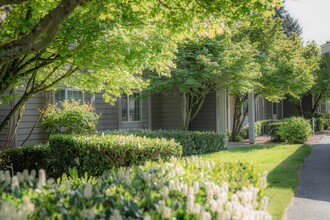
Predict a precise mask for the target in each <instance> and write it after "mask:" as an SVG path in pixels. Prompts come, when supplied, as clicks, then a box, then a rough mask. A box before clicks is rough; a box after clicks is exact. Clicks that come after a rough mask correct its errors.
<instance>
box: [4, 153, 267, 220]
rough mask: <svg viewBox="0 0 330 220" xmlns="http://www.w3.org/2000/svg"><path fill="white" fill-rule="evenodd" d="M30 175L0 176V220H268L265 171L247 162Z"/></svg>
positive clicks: (180, 163) (196, 161)
mask: <svg viewBox="0 0 330 220" xmlns="http://www.w3.org/2000/svg"><path fill="white" fill-rule="evenodd" d="M35 176H36V172H31V173H29V172H27V171H24V172H23V173H22V174H21V173H18V174H17V175H16V176H14V177H12V178H11V177H10V174H9V173H8V172H5V173H4V172H0V184H1V186H2V191H3V193H2V194H1V195H0V196H1V198H0V206H1V208H0V218H1V217H3V216H5V217H4V218H1V219H6V218H9V217H12V216H14V217H15V219H26V218H33V219H53V218H59V219H95V218H103V219H108V218H110V219H117V220H120V219H145V220H149V219H172V218H176V219H204V220H208V219H267V220H268V219H271V216H270V215H269V214H268V213H267V212H266V207H267V202H268V200H267V197H265V196H264V194H265V192H264V189H265V187H266V186H267V182H266V176H267V173H265V174H263V175H261V174H260V173H258V170H257V168H256V166H255V165H254V164H251V163H240V162H234V163H221V162H209V161H204V160H202V159H200V158H197V157H191V158H184V159H183V160H178V159H176V158H172V159H171V160H170V161H168V162H161V163H155V162H153V163H152V162H150V163H147V164H146V165H145V166H139V167H132V168H125V169H124V168H122V169H119V170H117V171H113V172H108V173H105V174H104V175H103V176H102V177H100V178H93V177H88V176H87V175H86V176H85V177H82V178H79V177H78V175H77V174H76V172H74V171H71V176H69V177H68V176H66V175H64V176H63V177H62V179H61V180H58V181H57V182H56V183H55V182H54V181H53V180H51V179H50V180H48V181H46V178H45V175H44V171H40V172H39V178H38V179H36V178H35Z"/></svg>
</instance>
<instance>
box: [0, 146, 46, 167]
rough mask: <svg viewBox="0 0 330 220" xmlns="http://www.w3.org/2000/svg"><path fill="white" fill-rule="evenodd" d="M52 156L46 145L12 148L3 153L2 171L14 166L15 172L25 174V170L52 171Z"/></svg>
mask: <svg viewBox="0 0 330 220" xmlns="http://www.w3.org/2000/svg"><path fill="white" fill-rule="evenodd" d="M50 156H51V154H50V148H49V147H48V146H46V145H28V146H26V147H11V148H8V149H6V150H5V151H3V152H1V159H0V169H1V170H7V169H8V168H9V167H8V166H11V164H12V165H13V169H14V171H15V172H23V170H24V169H28V170H39V169H46V170H50V169H51V167H50V163H49V158H50Z"/></svg>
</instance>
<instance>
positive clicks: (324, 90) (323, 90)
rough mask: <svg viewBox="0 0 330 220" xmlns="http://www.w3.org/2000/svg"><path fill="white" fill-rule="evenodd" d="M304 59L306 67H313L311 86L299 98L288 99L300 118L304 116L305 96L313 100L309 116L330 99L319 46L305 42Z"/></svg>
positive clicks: (327, 80)
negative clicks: (303, 104)
mask: <svg viewBox="0 0 330 220" xmlns="http://www.w3.org/2000/svg"><path fill="white" fill-rule="evenodd" d="M304 57H305V58H306V59H307V60H308V65H309V66H310V67H313V71H312V73H313V77H314V83H313V86H312V87H311V88H310V89H309V90H307V91H306V92H305V93H304V94H301V95H300V96H299V97H295V98H293V97H289V98H290V101H291V102H293V103H294V104H295V106H296V108H297V109H298V111H299V114H300V116H304V111H303V107H302V98H303V96H305V95H308V94H310V95H312V96H313V98H314V102H313V106H312V107H311V109H310V110H311V111H310V113H311V116H313V115H314V114H315V112H316V111H317V109H318V108H319V106H320V103H321V102H322V101H325V100H328V99H329V98H330V78H329V72H328V69H327V65H326V61H325V57H323V56H322V55H321V51H320V48H319V46H318V45H317V44H316V43H315V42H314V41H310V42H307V45H306V47H305V50H304Z"/></svg>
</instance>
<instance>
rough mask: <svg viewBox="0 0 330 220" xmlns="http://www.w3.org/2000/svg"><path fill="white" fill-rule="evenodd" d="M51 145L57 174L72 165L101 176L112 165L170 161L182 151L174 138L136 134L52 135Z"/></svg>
mask: <svg viewBox="0 0 330 220" xmlns="http://www.w3.org/2000/svg"><path fill="white" fill-rule="evenodd" d="M49 146H50V148H51V154H52V161H51V163H52V165H53V166H54V167H56V175H62V173H67V172H68V169H69V168H70V167H77V169H78V172H79V174H80V175H82V174H84V173H85V172H87V173H89V174H90V175H101V174H102V173H103V172H104V171H105V170H109V169H112V168H116V167H122V166H124V167H127V166H133V165H142V164H144V163H145V162H146V161H149V160H151V161H158V160H159V159H163V160H168V159H169V158H170V157H171V156H174V157H180V156H181V153H182V147H181V146H180V144H178V143H176V142H175V141H174V140H171V141H170V140H166V139H164V138H163V139H158V138H157V139H152V138H146V137H144V138H141V137H135V136H133V135H131V136H119V135H92V136H87V135H86V136H84V135H80V136H72V135H51V136H50V138H49Z"/></svg>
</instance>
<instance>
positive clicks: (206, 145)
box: [106, 129, 227, 156]
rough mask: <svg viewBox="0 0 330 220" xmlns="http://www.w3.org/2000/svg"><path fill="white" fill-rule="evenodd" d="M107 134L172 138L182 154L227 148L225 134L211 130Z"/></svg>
mask: <svg viewBox="0 0 330 220" xmlns="http://www.w3.org/2000/svg"><path fill="white" fill-rule="evenodd" d="M106 133H108V134H119V135H125V136H127V135H135V136H139V137H148V138H166V139H174V140H175V141H176V142H178V143H180V144H181V145H182V156H190V155H198V154H207V153H213V152H217V151H221V150H225V149H227V137H226V134H222V133H216V132H211V131H183V130H147V129H143V130H109V131H106Z"/></svg>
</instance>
